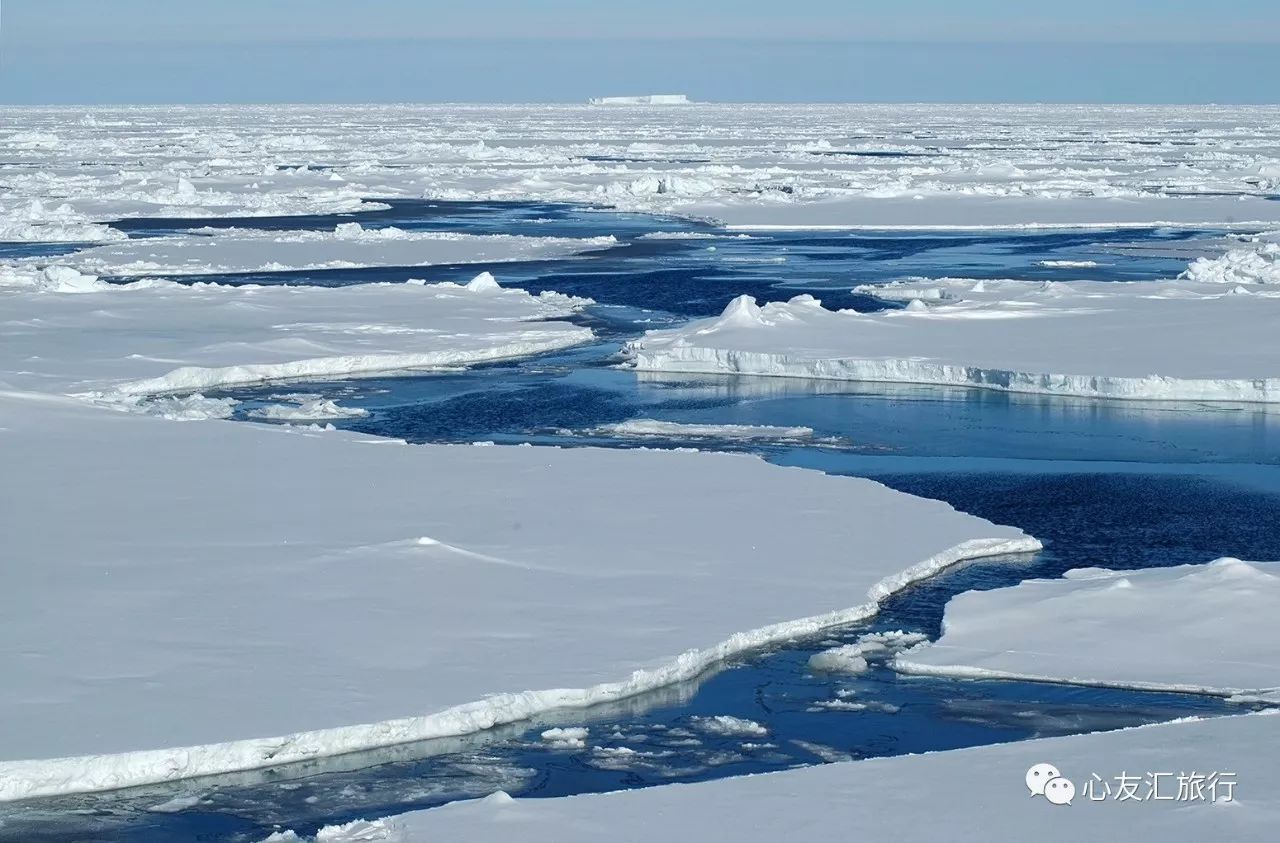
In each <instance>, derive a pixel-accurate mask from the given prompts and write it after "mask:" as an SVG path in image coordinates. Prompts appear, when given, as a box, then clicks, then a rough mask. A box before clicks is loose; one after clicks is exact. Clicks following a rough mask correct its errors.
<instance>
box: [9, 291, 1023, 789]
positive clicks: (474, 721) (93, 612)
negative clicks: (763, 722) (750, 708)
mask: <svg viewBox="0 0 1280 843" xmlns="http://www.w3.org/2000/svg"><path fill="white" fill-rule="evenodd" d="M313 292H317V293H318V291H313ZM24 295H32V296H34V295H39V294H24ZM111 295H112V296H114V297H117V298H119V299H121V300H122V301H124V300H127V299H129V298H131V297H132V295H133V294H131V293H125V292H120V293H114V294H111ZM48 298H49V299H50V300H54V301H58V302H61V301H81V300H83V298H84V297H82V296H80V297H60V296H51V297H48ZM0 418H3V420H4V421H3V427H4V430H3V431H0V463H2V464H3V465H5V467H6V472H7V478H8V479H9V481H10V482H8V483H6V484H5V485H4V486H3V489H2V490H0V495H2V496H3V499H0V529H3V532H4V535H5V537H6V538H5V542H6V551H7V552H8V554H9V556H10V558H12V559H15V560H23V564H22V565H19V566H17V567H11V569H10V570H9V572H8V574H6V577H5V588H4V589H2V590H0V634H2V635H3V637H4V640H5V641H6V642H8V647H7V648H6V650H5V653H4V654H3V655H0V669H2V670H3V672H4V675H5V677H6V680H5V682H4V683H3V684H2V685H0V747H2V748H3V749H2V750H0V752H3V756H0V757H2V758H3V760H2V761H0V798H3V799H15V798H20V797H24V796H34V795H39V794H50V793H58V792H67V791H77V790H92V789H102V788H112V787H121V786H125V785H129V784H140V783H144V782H155V781H163V780H168V779H173V778H177V777H183V776H192V775H198V774H202V773H212V772H217V771H227V770H237V769H248V768H254V767H261V766H267V765H271V764H279V763H286V762H289V761H294V760H299V759H305V758H309V757H314V756H316V755H322V754H327V753H340V752H346V751H352V750H357V749H362V748H369V747H375V746H382V745H389V744H393V743H399V742H406V741H412V740H416V739H422V738H427V737H431V736H441V735H454V734H460V733H466V732H470V731H474V730H477V729H482V728H486V727H489V726H492V725H495V724H500V723H505V722H511V721H514V720H517V719H521V718H524V717H528V716H530V715H533V714H535V713H537V712H540V711H544V710H546V709H550V708H554V707H564V706H573V705H582V704H586V703H590V702H599V701H606V700H611V699H618V698H621V697H625V696H628V695H631V694H634V693H637V692H639V691H642V690H647V689H650V688H653V687H655V686H659V685H663V684H668V683H672V682H675V681H679V680H684V679H689V678H692V677H694V676H696V675H698V674H699V673H701V672H702V671H703V670H704V669H706V668H707V667H708V666H709V665H711V664H713V663H715V662H716V660H717V659H719V658H721V657H725V656H729V655H732V654H734V653H737V652H740V651H742V650H744V649H746V648H750V647H754V646H758V645H760V644H763V643H766V642H771V641H775V640H780V639H783V638H789V637H792V636H795V635H802V634H806V633H811V632H815V631H817V630H820V629H822V628H824V627H826V626H828V625H831V624H836V623H840V622H844V621H849V620H853V619H856V618H861V617H865V616H867V615H868V614H869V613H871V612H873V611H874V609H875V606H876V601H878V600H880V599H882V598H883V597H884V596H885V595H887V594H889V593H891V592H892V591H894V590H895V589H898V588H901V587H902V586H904V585H905V584H907V583H908V582H911V581H913V580H916V579H919V578H921V577H925V576H928V575H930V574H932V573H934V572H936V571H937V570H939V569H940V568H942V567H945V566H947V565H949V564H952V563H954V562H956V561H958V560H960V559H963V558H968V557H973V556H983V555H990V554H995V553H1002V552H1010V551H1021V550H1029V549H1034V548H1036V547H1038V543H1037V542H1035V541H1034V540H1033V539H1030V538H1028V537H1027V536H1025V535H1024V534H1023V533H1021V532H1020V531H1018V530H1016V529H1011V528H1006V527H997V526H994V525H991V524H989V523H987V522H985V521H983V520H981V519H978V518H974V517H971V516H968V515H964V514H962V513H958V512H956V511H954V510H953V509H951V507H949V506H947V505H946V504H943V503H939V502H936V501H927V500H922V499H918V498H914V497H911V496H908V495H905V494H901V493H898V492H895V491H892V490H890V489H888V488H886V487H884V486H882V485H880V484H878V483H875V482H872V481H869V480H860V479H853V478H845V477H832V476H826V475H823V474H820V473H817V472H810V471H805V470H801V469H788V468H780V467H776V466H771V465H769V464H767V463H765V462H763V461H761V460H759V459H756V458H753V457H749V456H742V455H728V454H712V453H697V452H670V451H641V450H635V451H614V450H596V449H571V450H558V449H544V448H519V447H492V448H472V447H464V446H456V447H454V446H410V445H403V444H398V443H395V442H391V441H388V440H380V439H376V438H370V437H361V436H358V435H354V434H347V433H342V432H337V431H332V432H309V431H303V430H298V429H292V428H289V427H284V426H281V427H275V426H259V425H243V424H234V423H226V422H209V423H204V424H176V423H173V422H170V421H166V420H162V419H156V418H151V417H147V416H142V415H136V414H125V413H118V412H110V411H108V410H104V409H102V408H97V407H94V406H91V405H88V404H86V403H85V402H83V401H81V400H77V399H71V398H60V397H56V396H52V395H40V394H35V393H30V392H25V393H18V392H12V391H8V392H3V393H0ZM51 507H52V508H55V509H56V511H57V512H58V513H61V514H60V515H59V516H58V518H59V519H60V520H63V521H67V522H68V523H73V524H74V529H50V528H49V519H50V509H51ZM762 523H769V524H773V525H777V524H779V523H783V524H785V525H786V526H785V529H776V528H771V529H769V530H755V529H752V528H750V527H748V526H747V525H752V524H762ZM638 535H643V536H644V539H645V540H644V541H643V542H639V541H619V537H620V536H622V537H625V536H638ZM780 560H786V564H787V565H788V569H789V571H790V572H791V573H792V574H793V576H788V577H787V578H786V579H785V580H783V581H779V580H778V577H777V574H776V572H777V566H778V564H779V562H780ZM51 617H55V618H60V619H62V620H60V621H59V622H58V623H56V624H51V623H50V622H49V619H50V618H51ZM690 648H695V649H690ZM525 689H529V690H525ZM492 695H496V696H492ZM122 753H123V754H122ZM62 756H76V757H62ZM59 757H62V758H60V759H59ZM23 759H27V760H23ZM51 759H59V760H51Z"/></svg>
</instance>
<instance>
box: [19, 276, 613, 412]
mask: <svg viewBox="0 0 1280 843" xmlns="http://www.w3.org/2000/svg"><path fill="white" fill-rule="evenodd" d="M45 272H46V273H47V270H46V271H45ZM70 272H71V274H72V275H75V273H74V270H72V271H70ZM94 284H101V282H92V283H90V284H88V285H87V286H86V287H85V289H86V290H87V291H86V292H81V293H80V294H78V295H56V294H50V293H47V292H44V293H32V292H31V291H30V289H28V288H11V289H7V290H6V289H4V288H0V312H2V313H3V314H4V315H3V319H4V330H5V354H4V356H3V357H0V385H2V384H8V385H9V386H10V387H13V388H22V389H39V390H42V391H56V392H62V393H68V392H74V393H93V394H94V396H95V397H97V398H99V399H101V400H107V401H113V402H117V403H120V402H124V403H131V402H136V400H137V399H138V398H140V397H143V396H148V395H155V394H162V393H183V392H185V393H191V392H197V391H200V390H209V389H214V388H218V387H225V386H231V385H236V384H251V383H258V382H261V381H267V380H280V379H287V378H304V377H309V378H333V377H342V376H346V375H357V374H370V373H376V372H390V371H397V370H404V369H410V368H414V369H421V368H439V367H451V366H463V365H469V364H473V363H479V362H484V361H488V360H498V359H503V358H509V357H519V356H524V355H528V354H537V353H541V352H545V351H553V350H556V349H560V348H565V347H568V346H572V345H577V344H579V343H582V342H587V341H589V340H590V339H591V338H592V333H591V331H590V329H588V328H583V327H579V326H575V325H570V324H568V323H565V322H556V321H543V320H554V319H555V318H556V317H560V316H565V315H568V314H570V313H573V312H574V311H576V310H577V309H579V308H580V307H582V306H583V305H584V304H586V303H587V302H588V300H586V299H573V298H569V297H566V296H560V295H556V294H546V295H542V296H533V295H530V294H529V293H527V292H525V291H524V290H520V289H504V288H501V287H499V286H498V285H497V284H496V283H495V282H494V281H493V278H492V276H490V275H488V274H487V273H484V274H482V275H481V276H479V277H478V278H477V279H476V280H475V281H473V282H471V283H470V284H467V285H459V284H454V283H451V282H443V283H438V284H425V283H412V282H411V283H407V284H366V285H358V286H352V287H340V288H316V287H286V286H278V287H276V286H273V287H253V286H245V287H229V286H222V285H212V284H204V285H197V286H194V287H187V286H182V285H178V284H175V283H170V282H145V281H144V282H140V283H139V285H138V286H137V287H136V288H121V287H115V286H112V285H102V286H93V285H94ZM68 337H75V338H76V339H77V341H76V342H69V341H68Z"/></svg>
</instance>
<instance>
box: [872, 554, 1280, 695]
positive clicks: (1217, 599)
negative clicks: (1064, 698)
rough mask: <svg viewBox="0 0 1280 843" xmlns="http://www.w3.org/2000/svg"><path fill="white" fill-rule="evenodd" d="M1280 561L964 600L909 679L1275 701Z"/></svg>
mask: <svg viewBox="0 0 1280 843" xmlns="http://www.w3.org/2000/svg"><path fill="white" fill-rule="evenodd" d="M1277 612H1280V562H1268V563H1259V562H1242V561H1241V560H1239V559H1219V560H1217V561H1216V562H1213V563H1211V564H1208V565H1181V566H1177V567H1173V568H1148V569H1143V570H1138V571H1110V570H1102V569H1098V568H1086V569H1079V570H1075V571H1070V572H1068V573H1067V575H1066V578H1065V579H1058V580H1029V581H1026V582H1023V583H1020V584H1018V585H1016V586H1013V587H1011V588H1000V589H995V590H993V591H970V592H966V593H964V594H961V595H959V596H957V597H954V598H952V600H951V602H949V603H948V604H947V609H946V617H945V620H944V623H943V634H942V637H941V638H939V639H938V640H937V641H936V642H934V643H930V644H923V645H921V646H919V647H916V648H915V649H912V650H908V651H907V652H905V653H902V654H901V655H899V656H898V657H897V659H896V660H895V662H894V666H895V668H896V669H898V670H900V671H903V672H907V673H922V674H941V675H948V676H971V677H984V678H1024V679H1041V680H1053V681H1057V682H1072V683H1077V684H1084V685H1110V686H1118V687H1132V688H1152V689H1165V690H1174V691H1195V692H1208V693H1216V694H1222V695H1224V696H1226V695H1244V696H1250V697H1267V698H1274V699H1277V700H1280V650H1278V649H1277V646H1276V644H1277V639H1276V634H1275V631H1274V618H1275V617H1276V614H1277Z"/></svg>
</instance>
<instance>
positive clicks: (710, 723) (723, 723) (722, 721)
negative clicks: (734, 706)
mask: <svg viewBox="0 0 1280 843" xmlns="http://www.w3.org/2000/svg"><path fill="white" fill-rule="evenodd" d="M691 722H692V723H693V727H694V728H695V729H697V730H699V731H701V732H706V733H707V734H709V735H732V736H737V737H748V738H762V737H765V736H766V735H768V734H769V730H768V729H767V728H765V727H764V726H761V725H760V724H759V723H757V722H756V721H754V720H747V719H745V718H742V717H734V716H732V715H729V714H715V715H711V716H709V717H694V718H693V719H692V721H691Z"/></svg>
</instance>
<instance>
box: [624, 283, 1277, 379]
mask: <svg viewBox="0 0 1280 843" xmlns="http://www.w3.org/2000/svg"><path fill="white" fill-rule="evenodd" d="M858 289H859V291H862V292H871V293H873V294H875V293H876V291H877V289H884V290H885V291H886V293H887V295H886V298H891V299H895V300H903V299H908V300H910V301H911V305H909V306H908V307H906V308H904V309H897V310H887V311H880V312H875V313H858V312H855V311H852V310H841V311H832V310H827V309H826V308H824V307H822V304H821V302H820V301H819V300H818V299H815V298H814V297H813V296H810V295H800V296H796V297H795V298H793V299H791V300H790V301H789V302H770V303H768V304H766V305H764V306H763V307H761V306H759V305H758V304H757V303H756V301H755V299H753V298H751V297H750V296H740V297H739V298H737V299H735V300H733V301H732V302H730V303H729V305H728V306H727V307H726V308H725V310H724V312H723V313H722V314H721V315H720V316H718V317H714V318H710V319H703V320H698V321H694V322H690V323H688V324H686V325H682V326H679V327H676V328H671V329H664V330H656V331H650V332H648V333H646V334H645V335H644V336H643V337H641V338H640V339H638V340H634V341H632V342H631V343H629V344H628V346H627V348H626V349H625V351H626V354H627V356H628V365H630V366H631V367H633V368H635V369H639V370H643V371H656V372H705V373H720V374H748V375H772V376H788V377H804V378H826V379H836V380H858V381H887V382H900V383H926V384H945V385H953V386H973V387H982V388H986V389H999V390H1007V391H1011V392H1036V393H1051V394H1059V395H1076V396H1086V397H1101V398H1135V399H1153V400H1155V399H1172V400H1225V401H1260V402H1275V401H1280V345H1277V344H1276V343H1275V342H1274V336H1273V335H1274V326H1275V324H1276V321H1277V319H1280V293H1277V292H1276V291H1275V290H1273V289H1270V288H1268V287H1267V286H1265V285H1262V284H1254V285H1252V286H1251V287H1244V286H1240V287H1238V288H1237V287H1233V288H1226V289H1224V287H1223V285H1221V284H1209V283H1200V282H1192V281H1176V282H1173V281H1171V282H1164V281H1152V282H1131V283H1115V282H1068V283H1053V282H1043V283H1042V282H1023V281H978V282H974V281H965V280H963V279H942V280H925V281H922V282H919V283H916V284H903V283H898V284H888V285H884V286H883V287H882V288H874V287H870V288H869V287H859V288H858ZM917 291H918V292H919V295H918V296H917V295H916V293H917ZM930 300H932V301H933V302H934V304H932V305H926V304H925V302H926V301H930ZM1188 338H1194V342H1189V341H1188Z"/></svg>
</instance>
